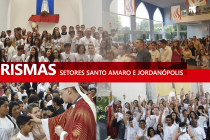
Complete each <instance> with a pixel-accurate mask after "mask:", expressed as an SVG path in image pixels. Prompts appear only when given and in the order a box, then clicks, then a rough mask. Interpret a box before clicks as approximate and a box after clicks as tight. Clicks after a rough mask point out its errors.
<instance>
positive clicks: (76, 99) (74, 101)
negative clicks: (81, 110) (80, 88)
mask: <svg viewBox="0 0 210 140" xmlns="http://www.w3.org/2000/svg"><path fill="white" fill-rule="evenodd" d="M80 98H81V95H79V97H78V98H77V99H76V100H75V101H74V102H73V104H72V105H74V104H76V103H77V101H78V100H79V99H80Z"/></svg>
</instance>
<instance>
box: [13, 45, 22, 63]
mask: <svg viewBox="0 0 210 140" xmlns="http://www.w3.org/2000/svg"><path fill="white" fill-rule="evenodd" d="M23 50H24V48H23V46H21V45H19V46H18V47H17V52H18V53H17V54H16V55H14V56H13V57H12V59H11V62H25V54H23Z"/></svg>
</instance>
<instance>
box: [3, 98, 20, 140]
mask: <svg viewBox="0 0 210 140" xmlns="http://www.w3.org/2000/svg"><path fill="white" fill-rule="evenodd" d="M8 114H9V102H8V100H7V99H6V98H5V97H0V124H1V125H0V134H1V135H0V139H1V140H10V139H11V138H12V137H13V136H14V135H15V129H16V124H15V123H14V122H13V121H12V119H11V117H10V116H9V115H8Z"/></svg>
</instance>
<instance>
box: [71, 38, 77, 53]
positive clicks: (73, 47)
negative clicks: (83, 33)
mask: <svg viewBox="0 0 210 140" xmlns="http://www.w3.org/2000/svg"><path fill="white" fill-rule="evenodd" d="M76 41H77V39H76V37H70V43H71V53H75V46H76Z"/></svg>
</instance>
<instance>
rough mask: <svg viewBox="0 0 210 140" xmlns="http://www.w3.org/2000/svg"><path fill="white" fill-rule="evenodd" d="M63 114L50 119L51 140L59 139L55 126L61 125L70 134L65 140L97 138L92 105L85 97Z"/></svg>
mask: <svg viewBox="0 0 210 140" xmlns="http://www.w3.org/2000/svg"><path fill="white" fill-rule="evenodd" d="M73 106H74V105H72V106H71V107H70V108H69V109H68V110H66V111H65V112H64V113H63V114H60V115H59V116H56V117H54V118H50V119H48V126H49V133H50V139H51V140H59V139H60V137H59V136H58V135H57V134H56V133H55V127H56V126H58V125H60V126H61V127H62V128H63V129H64V131H66V132H67V133H68V134H65V135H64V139H65V140H96V122H95V118H94V115H93V112H92V110H91V108H90V106H89V105H88V104H87V103H86V102H85V100H84V99H83V98H81V99H80V100H78V101H77V102H76V104H75V107H73Z"/></svg>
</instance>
